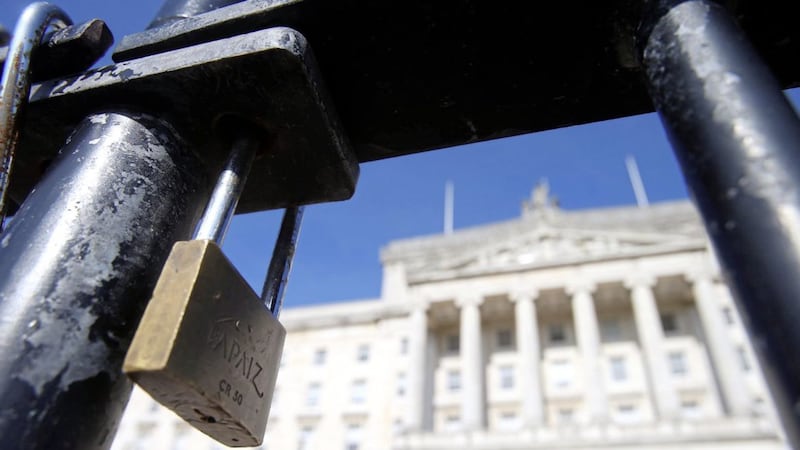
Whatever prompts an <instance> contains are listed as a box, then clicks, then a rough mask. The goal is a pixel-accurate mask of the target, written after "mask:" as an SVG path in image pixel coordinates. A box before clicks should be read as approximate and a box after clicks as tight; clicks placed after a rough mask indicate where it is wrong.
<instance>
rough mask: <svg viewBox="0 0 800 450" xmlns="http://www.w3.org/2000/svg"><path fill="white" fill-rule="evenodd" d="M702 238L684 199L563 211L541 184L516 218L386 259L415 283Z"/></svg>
mask: <svg viewBox="0 0 800 450" xmlns="http://www.w3.org/2000/svg"><path fill="white" fill-rule="evenodd" d="M543 189H544V192H543ZM705 242H706V238H705V233H704V230H703V226H702V222H701V221H700V218H699V216H698V213H697V211H696V210H695V208H694V206H693V205H692V204H691V203H690V202H689V201H687V200H679V201H669V202H661V203H655V204H652V205H650V206H648V207H637V206H631V205H626V206H614V207H604V208H593V209H583V210H564V209H561V208H559V207H558V205H557V202H555V201H554V200H553V199H552V198H550V197H549V194H548V193H547V191H546V187H544V188H543V187H542V186H541V185H540V186H539V187H537V188H536V189H535V190H534V192H533V194H532V197H531V199H530V200H528V201H525V202H524V203H523V211H522V214H521V216H520V217H518V218H515V219H512V220H507V221H503V222H497V223H492V224H488V225H481V226H476V227H471V228H465V229H461V230H457V231H455V232H453V233H452V234H448V235H444V234H437V235H429V236H421V237H415V238H410V239H402V240H398V241H393V242H390V243H389V244H388V245H387V246H385V247H384V248H383V249H382V251H381V260H382V261H383V263H384V264H394V263H401V264H403V265H404V266H405V267H406V272H407V274H408V277H409V281H412V282H413V281H426V280H427V281H430V280H435V279H442V278H445V277H454V276H465V275H481V274H486V273H488V272H492V271H497V270H501V271H506V270H520V269H529V268H534V267H541V266H548V265H560V264H575V263H579V262H583V261H591V260H599V259H605V258H612V257H631V256H634V255H638V254H642V252H645V253H652V252H660V253H663V252H664V251H675V250H686V249H689V248H697V247H703V246H705Z"/></svg>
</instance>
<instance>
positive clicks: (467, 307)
mask: <svg viewBox="0 0 800 450" xmlns="http://www.w3.org/2000/svg"><path fill="white" fill-rule="evenodd" d="M482 301H483V298H482V297H480V296H478V295H475V296H470V297H465V298H462V299H459V301H458V305H459V306H460V307H461V342H460V351H461V391H462V392H461V424H462V426H463V428H464V430H467V431H474V430H480V429H481V428H483V424H484V416H485V412H486V411H485V407H484V403H483V391H484V389H483V378H484V377H483V357H482V351H481V350H482V343H481V313H480V304H481V302H482Z"/></svg>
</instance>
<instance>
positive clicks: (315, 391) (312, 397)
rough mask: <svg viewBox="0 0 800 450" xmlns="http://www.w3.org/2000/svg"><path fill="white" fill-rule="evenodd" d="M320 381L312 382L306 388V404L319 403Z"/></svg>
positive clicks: (314, 404)
mask: <svg viewBox="0 0 800 450" xmlns="http://www.w3.org/2000/svg"><path fill="white" fill-rule="evenodd" d="M319 389H320V388H319V383H311V384H309V385H308V389H307V390H306V406H317V405H319Z"/></svg>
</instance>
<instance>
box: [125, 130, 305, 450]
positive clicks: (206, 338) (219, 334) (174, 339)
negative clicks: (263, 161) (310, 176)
mask: <svg viewBox="0 0 800 450" xmlns="http://www.w3.org/2000/svg"><path fill="white" fill-rule="evenodd" d="M239 144H240V145H238V146H234V151H233V152H232V155H231V158H230V161H229V163H228V166H227V167H226V170H225V171H223V174H222V175H221V177H220V179H219V180H218V183H217V186H216V187H215V190H214V194H212V197H211V201H210V203H209V205H208V207H207V208H206V213H205V214H204V217H203V219H202V220H201V226H200V228H199V230H198V232H197V233H196V235H195V236H196V237H211V238H216V239H217V240H218V241H219V240H221V238H222V236H223V235H224V233H225V230H226V229H227V223H228V222H229V220H230V217H231V215H232V213H233V209H234V208H235V205H236V199H238V195H239V194H240V193H241V187H242V185H243V184H244V178H245V177H246V173H247V169H248V168H249V163H250V162H251V161H252V153H253V152H254V149H253V148H248V145H249V146H250V147H252V145H253V142H248V141H246V140H245V141H244V142H239ZM248 151H249V152H250V153H251V154H250V155H246V154H245V155H244V157H243V155H242V153H243V152H245V153H246V152H248ZM301 217H302V208H289V209H287V211H286V214H285V216H284V224H283V226H282V230H281V235H280V236H279V238H278V240H277V243H276V246H275V250H274V252H273V261H272V263H271V264H270V272H271V273H269V274H268V276H267V282H266V283H265V289H264V293H265V295H268V296H269V297H270V298H267V299H264V300H266V301H268V302H270V303H271V306H272V307H271V308H268V307H267V306H265V304H264V302H263V300H262V299H261V298H259V296H258V295H257V294H256V293H255V292H254V291H253V290H252V289H251V288H250V286H249V285H248V284H247V282H246V281H245V280H244V279H243V278H242V277H241V275H240V274H239V272H238V271H237V270H236V269H235V268H234V267H233V265H232V264H231V263H230V261H228V259H227V258H226V257H225V255H224V254H223V253H222V251H221V250H220V248H219V247H218V246H217V244H216V243H214V242H213V241H212V240H209V239H197V240H192V241H184V242H178V243H176V244H175V245H174V246H173V248H172V252H171V253H170V255H169V257H168V259H167V262H166V264H165V265H164V269H163V270H162V273H161V276H160V278H159V280H158V282H157V284H156V287H155V290H154V292H153V296H152V298H151V300H150V302H149V303H148V305H147V309H146V310H145V313H144V315H143V317H142V320H141V322H140V324H139V328H138V329H137V331H136V335H135V336H134V339H133V342H132V343H131V346H130V348H129V350H128V354H127V355H126V358H125V362H124V365H123V371H124V372H125V373H126V374H128V376H129V377H131V378H132V379H133V381H135V382H136V383H137V384H138V385H139V386H141V387H142V388H143V389H144V390H145V391H147V392H148V393H149V394H150V395H151V396H152V397H153V398H154V399H155V400H156V401H158V402H159V403H161V404H162V405H164V406H166V407H168V408H169V409H171V410H172V411H174V412H175V413H176V414H178V415H179V416H180V417H182V418H183V419H184V420H186V421H187V422H188V423H189V424H191V425H192V426H194V427H195V428H197V429H198V430H200V431H202V432H203V433H205V434H207V435H209V436H211V437H212V438H214V439H216V440H217V441H219V442H221V443H223V444H225V445H228V446H231V447H242V446H257V445H260V444H261V442H262V441H263V437H264V430H265V428H266V423H267V418H268V415H269V408H270V404H271V402H272V393H273V390H274V388H275V380H276V378H277V373H278V372H277V371H278V367H279V365H280V359H281V353H282V351H283V343H284V340H285V337H286V330H285V329H284V328H283V326H282V325H281V324H280V322H278V320H277V316H278V313H279V308H280V300H281V299H280V295H282V291H283V284H285V282H286V278H287V274H288V270H289V268H290V266H291V257H292V255H293V253H294V251H293V249H294V245H295V241H296V237H297V230H298V228H299V223H300V218H301ZM209 224H210V225H209ZM287 228H291V229H293V231H292V232H291V233H288V234H287V233H286V231H285V229H287ZM276 258H277V259H278V261H276ZM276 271H278V272H276ZM270 309H272V311H270Z"/></svg>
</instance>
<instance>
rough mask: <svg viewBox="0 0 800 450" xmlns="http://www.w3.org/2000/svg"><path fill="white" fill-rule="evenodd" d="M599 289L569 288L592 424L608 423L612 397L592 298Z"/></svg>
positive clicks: (587, 407)
mask: <svg viewBox="0 0 800 450" xmlns="http://www.w3.org/2000/svg"><path fill="white" fill-rule="evenodd" d="M595 288H596V286H594V285H593V284H589V283H578V284H575V285H572V286H569V287H568V288H567V293H568V294H569V295H571V296H572V315H573V318H574V320H575V333H576V335H577V340H578V348H579V349H580V353H581V358H582V360H583V375H584V391H585V392H584V395H585V397H584V398H585V401H586V409H587V411H588V413H589V420H590V421H591V422H594V423H604V422H607V421H608V396H607V394H606V390H605V386H604V384H603V372H602V369H601V365H600V332H599V329H598V325H597V314H596V313H595V309H594V299H593V298H592V293H594V290H595Z"/></svg>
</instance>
